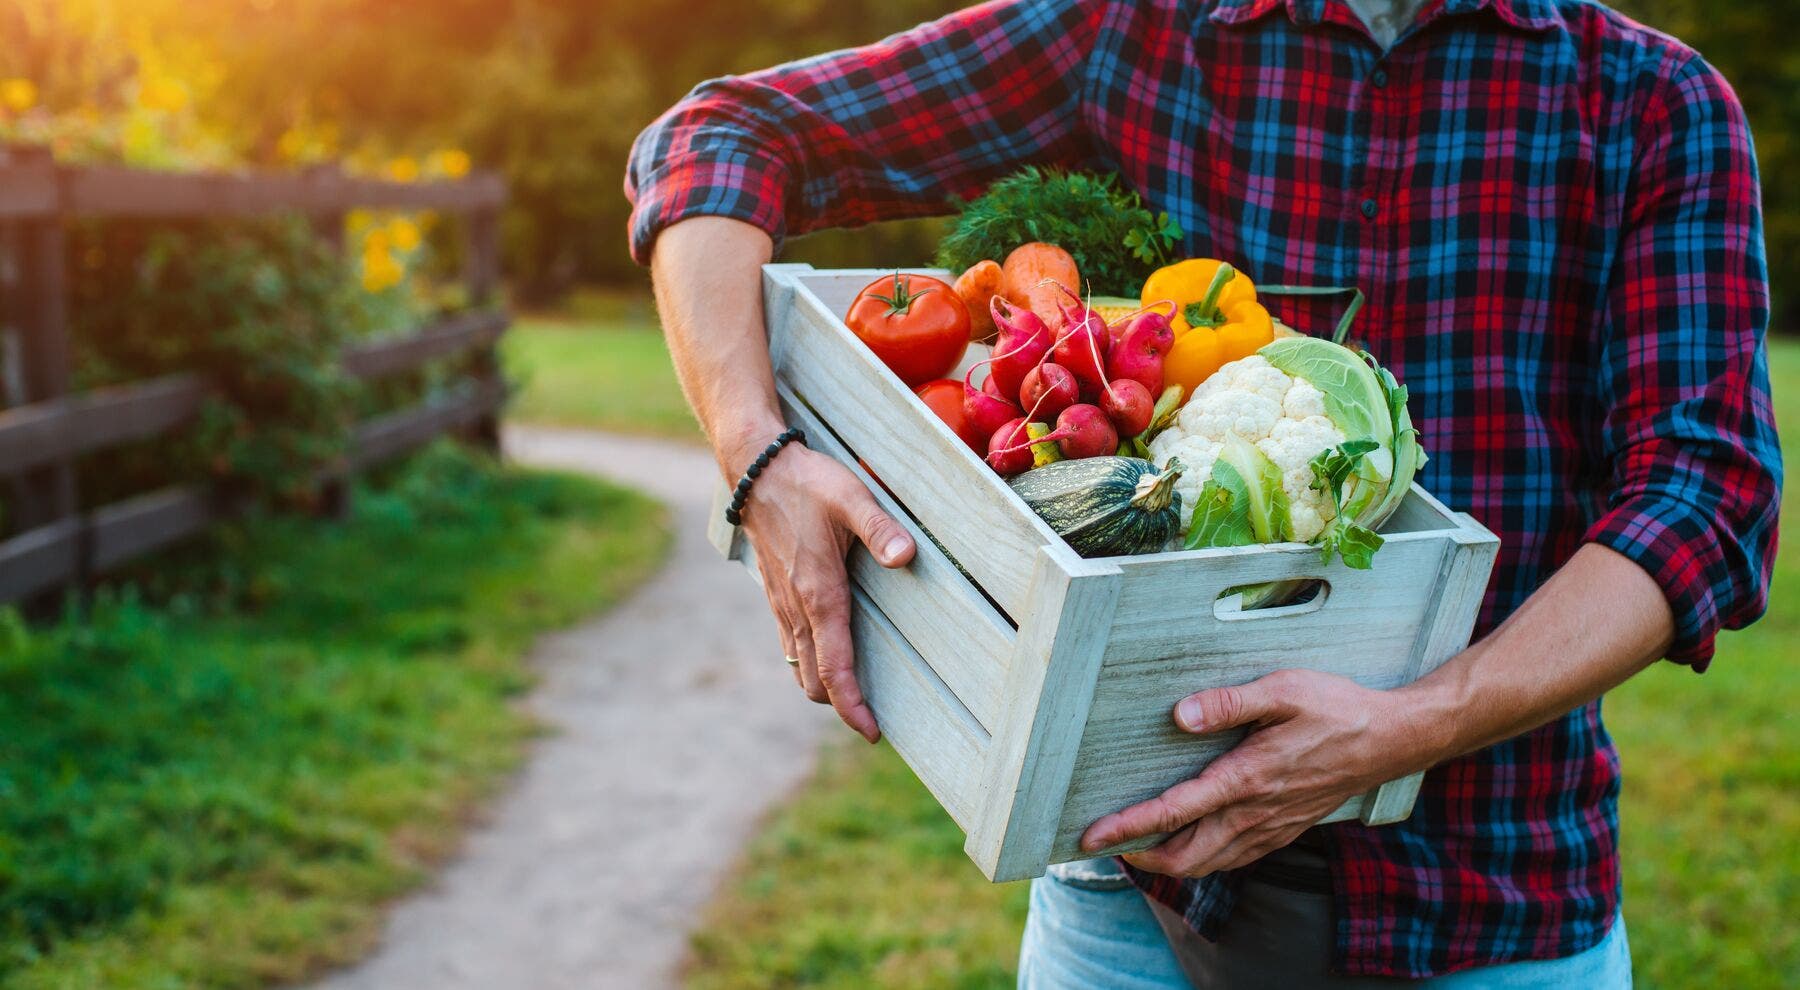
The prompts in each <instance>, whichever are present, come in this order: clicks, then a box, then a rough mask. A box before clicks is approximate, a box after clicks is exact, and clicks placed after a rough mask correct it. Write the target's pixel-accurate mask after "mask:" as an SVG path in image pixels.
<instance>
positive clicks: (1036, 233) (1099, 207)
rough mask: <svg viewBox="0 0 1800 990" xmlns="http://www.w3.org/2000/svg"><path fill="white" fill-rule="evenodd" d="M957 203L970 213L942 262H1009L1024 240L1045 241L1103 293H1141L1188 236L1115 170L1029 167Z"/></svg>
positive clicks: (945, 243) (947, 243)
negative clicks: (1152, 274) (1060, 250)
mask: <svg viewBox="0 0 1800 990" xmlns="http://www.w3.org/2000/svg"><path fill="white" fill-rule="evenodd" d="M952 205H953V206H959V207H960V208H961V211H962V216H961V217H960V219H958V221H957V223H956V225H955V227H954V228H953V229H952V230H951V232H950V233H949V235H947V236H946V237H944V238H943V240H942V241H940V242H939V245H938V254H937V263H938V265H939V266H940V267H943V268H948V269H951V270H952V271H962V270H964V269H966V268H968V267H969V266H970V265H972V264H974V263H975V262H977V261H981V260H983V259H992V260H994V261H1004V260H1005V259H1006V255H1007V254H1009V253H1010V252H1011V251H1012V249H1013V248H1016V247H1018V246H1019V245H1020V244H1023V243H1025V242H1027V241H1045V242H1048V243H1051V244H1055V245H1057V246H1059V247H1061V248H1063V249H1064V250H1066V251H1068V252H1069V254H1070V255H1071V256H1073V257H1074V259H1075V264H1076V265H1077V267H1079V268H1080V269H1081V274H1082V276H1083V277H1084V278H1085V279H1086V280H1087V281H1088V282H1089V284H1090V285H1091V286H1092V288H1093V291H1094V292H1095V293H1096V294H1098V295H1115V296H1136V295H1137V293H1138V290H1139V289H1140V288H1141V287H1142V285H1143V282H1144V279H1145V278H1146V277H1147V276H1148V275H1149V274H1150V272H1151V271H1152V270H1154V269H1155V268H1156V267H1157V266H1159V265H1160V264H1163V263H1164V261H1165V259H1166V256H1167V248H1168V247H1170V246H1172V245H1174V244H1175V243H1177V241H1178V239H1179V238H1180V236H1181V235H1180V227H1179V226H1178V225H1176V224H1175V223H1174V221H1172V220H1168V219H1167V214H1152V213H1151V212H1150V210H1149V208H1148V207H1146V206H1145V205H1144V202H1143V200H1142V199H1141V198H1140V197H1139V196H1138V194H1137V193H1135V192H1133V191H1132V190H1131V189H1130V188H1128V187H1127V186H1125V184H1124V183H1123V182H1121V181H1120V180H1119V178H1118V177H1117V176H1116V175H1111V174H1106V175H1096V174H1092V173H1083V172H1063V171H1059V170H1057V169H1041V168H1025V169H1021V170H1020V171H1018V172H1016V173H1014V174H1012V175H1010V176H1007V177H1005V178H1002V179H1000V180H998V181H996V182H995V183H993V184H992V185H991V186H989V187H988V189H987V192H985V193H983V194H982V195H981V196H979V197H977V198H976V199H974V200H972V201H969V202H967V203H958V202H954V201H953V203H952Z"/></svg>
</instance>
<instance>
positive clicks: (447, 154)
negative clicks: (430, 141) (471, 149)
mask: <svg viewBox="0 0 1800 990" xmlns="http://www.w3.org/2000/svg"><path fill="white" fill-rule="evenodd" d="M431 162H432V169H433V171H436V172H437V173H438V174H439V175H442V176H444V177H445V178H448V179H460V178H462V177H463V176H465V175H468V174H469V166H470V162H469V153H468V152H466V151H463V150H461V149H460V148H451V149H449V150H447V151H440V152H438V153H436V154H434V155H432V156H431Z"/></svg>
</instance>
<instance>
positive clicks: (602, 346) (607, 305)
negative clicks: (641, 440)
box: [502, 293, 701, 442]
mask: <svg viewBox="0 0 1800 990" xmlns="http://www.w3.org/2000/svg"><path fill="white" fill-rule="evenodd" d="M502 347H503V349H504V353H505V359H506V366H507V370H508V372H509V373H511V374H513V375H515V376H517V377H518V378H519V379H520V380H521V382H522V384H523V388H522V390H521V394H520V395H519V398H518V401H517V402H516V404H515V405H514V406H513V408H512V409H511V411H510V414H511V415H512V416H513V417H514V418H517V419H520V420H524V421H528V422H536V423H549V424H554V425H558V426H584V427H591V428H594V429H600V430H614V431H618V432H623V433H639V434H646V435H650V436H658V437H668V438H672V439H676V440H685V441H693V442H699V441H700V440H701V434H700V427H699V426H698V425H697V424H696V423H695V422H694V415H693V413H691V412H689V411H688V406H687V402H686V401H685V400H683V399H682V397H681V390H680V388H679V386H677V385H676V382H675V370H674V368H673V367H671V366H670V364H669V352H668V350H667V348H666V347H664V345H663V338H662V333H661V331H659V330H658V329H657V324H656V316H655V313H654V312H653V311H652V310H651V307H650V303H649V301H648V300H646V299H644V298H642V297H640V296H611V295H599V294H594V293H586V294H581V295H578V296H577V297H576V298H575V299H574V300H573V301H572V302H571V303H570V304H569V305H568V306H567V307H565V308H564V309H562V310H560V311H558V312H557V313H555V314H551V315H540V316H531V317H526V318H523V319H520V320H519V321H518V324H517V325H516V326H515V327H513V328H512V329H511V330H509V331H508V332H507V334H506V336H505V338H504V343H503V345H502Z"/></svg>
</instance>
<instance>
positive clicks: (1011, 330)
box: [983, 296, 1050, 400]
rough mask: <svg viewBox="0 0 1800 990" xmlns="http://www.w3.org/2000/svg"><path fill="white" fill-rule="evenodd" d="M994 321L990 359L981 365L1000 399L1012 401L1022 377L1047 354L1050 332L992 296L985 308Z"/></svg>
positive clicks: (1032, 315)
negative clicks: (986, 368)
mask: <svg viewBox="0 0 1800 990" xmlns="http://www.w3.org/2000/svg"><path fill="white" fill-rule="evenodd" d="M989 309H990V311H991V312H992V315H993V317H994V329H995V330H996V331H997V332H998V334H999V336H998V337H996V338H995V340H994V356H993V357H990V358H988V359H987V361H985V362H983V363H985V364H987V365H988V366H989V367H988V377H989V378H991V379H993V382H994V385H995V387H997V388H999V389H1000V396H1001V397H1002V398H1004V399H1009V400H1011V399H1016V398H1017V397H1018V395H1019V385H1020V384H1021V383H1022V382H1024V381H1025V373H1026V372H1028V371H1030V370H1031V369H1033V368H1035V367H1037V366H1038V365H1039V364H1040V363H1042V362H1043V360H1044V355H1045V354H1047V353H1049V351H1050V328H1049V327H1046V326H1044V321H1043V320H1041V319H1039V318H1038V316H1037V314H1036V313H1033V312H1032V311H1031V310H1029V309H1023V308H1020V307H1018V306H1013V305H1011V304H1009V303H1008V302H1007V301H1006V300H1005V299H1002V298H1001V297H999V296H995V297H994V299H993V302H991V303H990V304H989Z"/></svg>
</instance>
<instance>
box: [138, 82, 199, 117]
mask: <svg viewBox="0 0 1800 990" xmlns="http://www.w3.org/2000/svg"><path fill="white" fill-rule="evenodd" d="M137 101H138V106H140V107H143V108H144V109H146V110H162V111H165V112H168V113H173V112H175V111H177V110H180V109H181V108H183V107H185V106H187V102H188V91H187V87H186V86H183V85H182V84H181V83H179V82H177V81H176V80H174V79H141V80H139V81H138V94H137Z"/></svg>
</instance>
